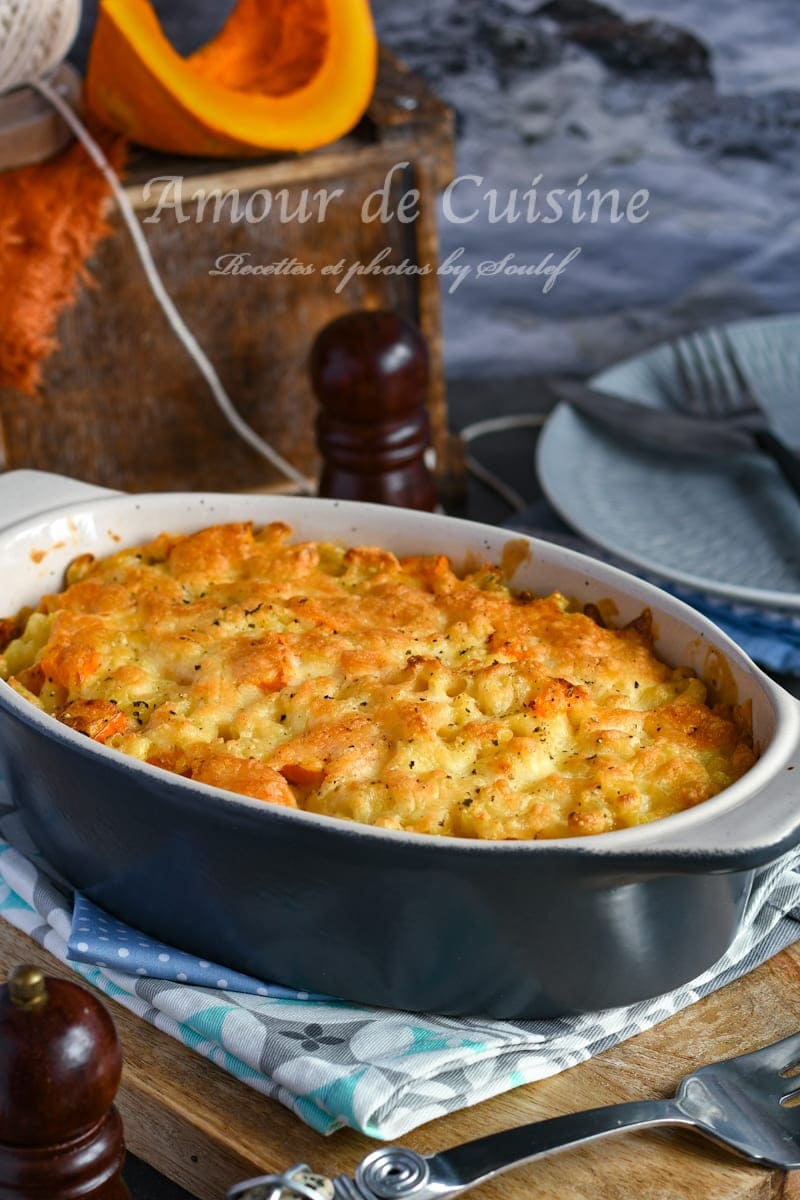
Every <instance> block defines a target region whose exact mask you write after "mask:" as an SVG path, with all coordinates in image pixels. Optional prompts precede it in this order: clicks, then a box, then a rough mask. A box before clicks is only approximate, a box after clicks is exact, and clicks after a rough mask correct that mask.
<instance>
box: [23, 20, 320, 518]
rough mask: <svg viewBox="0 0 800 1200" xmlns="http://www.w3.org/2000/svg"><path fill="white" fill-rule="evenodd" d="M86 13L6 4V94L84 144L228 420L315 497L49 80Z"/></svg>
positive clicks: (95, 147)
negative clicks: (200, 337)
mask: <svg viewBox="0 0 800 1200" xmlns="http://www.w3.org/2000/svg"><path fill="white" fill-rule="evenodd" d="M80 14H81V0H0V95H2V94H3V93H4V92H6V91H8V90H9V89H10V88H14V87H19V86H21V85H23V84H27V85H29V86H31V87H34V88H36V90H37V91H38V92H39V93H40V94H41V95H42V96H44V97H45V99H46V100H47V101H49V103H50V104H51V105H52V106H53V108H54V109H55V110H56V111H57V112H58V113H59V114H60V116H61V117H62V119H63V120H64V121H65V122H66V124H67V125H68V126H69V128H70V129H71V130H72V132H73V133H74V134H75V136H76V137H77V138H78V139H79V140H80V141H81V142H82V143H83V145H84V146H85V148H86V151H87V153H88V154H89V156H90V158H91V159H92V162H94V163H95V165H96V166H97V167H98V169H99V170H100V171H101V172H102V174H103V175H104V177H105V179H106V180H107V182H108V185H109V187H110V188H111V190H112V192H113V194H114V197H115V199H116V201H117V204H118V206H119V210H120V213H121V214H122V218H123V220H124V222H125V224H126V225H127V227H128V230H129V232H130V235H131V238H132V240H133V244H134V247H135V249H136V252H137V254H138V255H139V259H140V261H141V264H142V267H143V269H144V273H145V277H146V278H147V282H148V283H149V285H150V288H151V290H152V292H153V295H154V296H155V298H156V300H157V301H158V303H159V305H160V306H161V309H162V311H163V313H164V316H165V317H166V319H167V321H168V322H169V325H170V328H171V329H172V331H173V333H174V334H175V336H176V337H177V338H178V340H179V341H180V342H181V344H182V345H183V346H184V348H185V349H186V351H187V353H188V354H189V356H190V357H191V358H192V360H193V361H194V363H195V365H196V366H197V369H198V370H199V371H200V374H201V375H202V376H203V378H204V379H205V381H206V383H207V384H208V387H209V389H210V391H211V394H212V396H213V397H214V400H215V401H216V403H217V405H218V407H219V409H220V411H221V412H222V415H223V416H224V417H225V419H226V421H227V422H228V423H229V425H230V426H231V427H232V428H233V430H234V431H235V432H236V433H237V434H238V436H239V437H240V438H241V439H242V440H243V441H245V442H247V444H248V445H249V446H250V447H251V449H253V450H255V451H256V453H257V454H260V455H261V457H262V458H264V459H266V461H267V462H269V463H270V464H271V465H272V466H273V467H274V468H275V469H276V470H277V471H279V472H280V474H281V475H283V476H285V478H287V479H289V480H291V482H292V483H293V484H294V485H295V486H296V487H297V489H298V491H300V492H302V493H304V494H305V495H310V494H311V491H312V489H311V487H310V486H309V484H308V480H307V479H306V478H305V476H304V475H303V474H301V472H300V471H298V470H297V468H296V467H294V466H292V464H291V463H290V462H288V461H287V460H286V459H285V458H284V457H283V455H281V454H279V453H278V451H277V450H275V449H274V448H273V447H272V446H271V445H270V444H269V442H266V441H265V440H264V439H263V438H262V437H261V436H260V435H259V434H258V433H256V431H255V429H253V428H251V426H250V425H248V424H247V422H246V421H245V420H244V419H243V418H242V417H241V416H240V415H239V413H238V412H237V410H236V408H235V407H234V404H233V402H232V400H231V398H230V396H229V395H228V393H227V392H226V390H225V388H224V387H223V385H222V382H221V380H220V378H219V375H218V374H217V372H216V369H215V367H214V365H213V363H212V362H211V361H210V359H209V358H208V356H207V355H206V353H205V351H204V350H203V349H202V347H201V346H200V344H199V342H198V341H197V338H196V337H195V336H194V334H193V333H192V331H191V330H190V329H189V327H188V325H187V324H186V322H185V321H184V319H183V317H182V316H181V314H180V313H179V311H178V309H177V308H176V307H175V304H174V302H173V300H172V297H171V296H170V295H169V293H168V292H167V290H166V288H165V287H164V282H163V280H162V278H161V276H160V274H159V272H158V268H157V267H156V264H155V262H154V261H153V256H152V254H151V253H150V247H149V246H148V244H147V241H146V239H145V236H144V234H143V233H142V227H141V225H140V224H139V221H138V219H137V216H136V213H135V212H134V211H133V207H132V205H131V202H130V200H129V199H128V197H127V196H126V194H125V192H124V190H123V188H122V184H121V183H120V181H119V178H118V176H117V174H116V172H115V171H114V168H113V167H112V166H111V163H110V162H109V161H108V159H107V158H106V156H105V154H104V153H103V151H102V149H101V147H100V146H99V145H98V143H97V142H96V141H95V139H94V138H93V137H92V135H91V134H90V133H89V131H88V129H87V128H86V126H85V125H84V124H83V122H82V121H81V119H80V117H79V116H78V115H77V113H76V112H75V111H74V110H73V109H72V108H71V107H70V105H69V104H67V102H66V101H65V100H64V99H63V97H62V96H60V95H59V94H58V92H57V91H56V90H55V89H54V88H53V87H52V86H51V84H50V82H49V81H48V80H47V78H45V76H46V75H47V74H48V73H49V72H51V71H52V70H53V69H54V68H55V67H57V66H58V65H59V63H60V62H62V60H63V59H64V57H65V55H66V54H67V51H68V50H69V48H70V46H71V44H72V42H73V39H74V37H75V34H76V33H77V30H78V24H79V22H80Z"/></svg>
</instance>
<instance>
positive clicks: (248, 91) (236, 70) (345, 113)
mask: <svg viewBox="0 0 800 1200" xmlns="http://www.w3.org/2000/svg"><path fill="white" fill-rule="evenodd" d="M377 61H378V44H377V39H376V36H375V30H374V26H373V23H372V16H371V13H370V8H369V0H238V3H237V5H236V7H235V8H234V10H233V12H232V13H231V16H230V17H229V18H228V21H227V22H226V24H225V26H224V27H223V29H222V31H221V32H220V33H219V34H218V35H217V37H215V38H214V39H213V40H212V41H211V42H209V43H208V45H206V46H204V47H203V48H202V49H200V50H198V51H197V52H196V53H195V54H193V55H191V56H190V57H189V58H182V57H181V56H180V55H179V54H178V53H177V51H176V50H175V49H174V48H173V46H172V45H171V44H170V43H169V42H168V41H167V39H166V37H165V36H164V33H163V30H162V29H161V26H160V24H159V22H158V18H157V17H156V14H155V12H154V10H153V8H152V5H151V4H150V0H101V3H100V8H99V11H98V18H97V25H96V28H95V34H94V39H93V41H92V47H91V52H90V56H89V66H88V70H87V75H86V89H85V98H86V104H87V107H88V108H89V110H90V111H91V112H92V113H93V114H94V115H95V116H96V117H98V118H99V119H100V120H101V121H103V122H104V123H105V124H106V125H109V126H111V127H112V128H113V129H116V130H117V131H118V132H120V133H123V134H125V135H126V137H129V138H130V139H131V140H133V141H135V142H139V143H140V144H141V145H143V146H149V147H150V148H151V149H154V150H164V151H167V152H170V153H176V154H194V155H203V156H205V155H208V156H212V157H243V156H256V155H262V154H264V153H266V152H269V151H274V152H287V151H302V150H312V149H314V148H316V147H318V146H323V145H326V144H327V143H329V142H332V141H335V140H336V139H337V138H339V137H342V136H343V135H344V134H346V133H348V132H349V131H350V130H351V129H352V128H353V126H354V125H355V124H356V123H357V122H358V121H359V119H360V118H361V117H362V116H363V114H364V112H365V111H366V108H367V106H368V104H369V102H370V99H371V98H372V93H373V91H374V88H375V79H376V75H377Z"/></svg>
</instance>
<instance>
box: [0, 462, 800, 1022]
mask: <svg viewBox="0 0 800 1200" xmlns="http://www.w3.org/2000/svg"><path fill="white" fill-rule="evenodd" d="M0 514H2V519H0V525H2V526H4V527H5V528H4V529H3V530H2V532H0V562H2V568H3V569H2V578H0V614H9V613H13V612H15V611H17V609H19V608H20V607H21V606H22V605H23V604H25V603H29V602H36V601H37V600H38V598H39V596H40V595H41V594H42V593H43V592H45V591H52V590H57V589H58V588H60V586H61V583H62V578H63V572H64V568H65V566H66V564H67V563H68V562H69V561H70V560H71V559H72V558H73V557H75V555H77V554H80V553H83V552H85V551H91V552H93V553H95V554H106V553H110V552H112V551H113V550H115V549H117V548H118V547H119V545H120V544H125V543H127V544H133V543H136V542H139V541H142V540H145V539H146V538H148V537H150V536H152V535H155V534H156V533H158V532H160V531H161V530H162V529H170V530H174V531H180V530H190V529H196V528H200V527H202V526H204V525H208V524H211V523H213V522H216V521H224V520H232V519H237V520H239V519H243V518H244V519H247V518H252V519H253V520H254V521H256V522H257V523H263V522H265V521H268V520H273V519H281V520H286V521H288V522H289V523H290V524H292V525H293V526H294V527H295V530H296V531H297V534H298V536H300V537H305V538H327V539H340V540H345V541H348V542H356V543H358V542H366V543H372V544H383V545H386V546H389V547H390V548H392V549H394V550H396V551H398V552H399V553H410V552H412V551H413V552H418V553H420V552H421V553H428V552H434V551H444V552H446V553H448V554H449V555H450V556H451V558H452V559H453V560H454V561H455V562H456V563H458V562H459V560H463V559H465V558H466V557H467V556H469V555H472V556H474V555H475V554H478V555H479V556H480V557H481V558H491V559H495V560H498V561H499V560H500V559H501V558H502V557H503V551H504V547H505V546H506V545H507V543H508V542H509V541H510V540H512V538H513V539H514V540H515V541H517V542H518V541H519V539H518V537H515V535H512V534H509V533H508V532H507V531H503V530H499V529H495V528H492V527H489V526H482V525H475V524H471V523H469V522H464V521H457V520H453V519H450V518H447V517H440V516H428V515H423V514H420V513H416V512H408V511H403V510H396V509H387V508H379V507H377V506H373V505H362V504H352V503H337V502H332V501H324V500H306V499H296V498H292V497H278V496H274V497H271V496H241V495H239V496H212V495H207V496H204V495H180V494H167V495H161V496H120V495H118V494H114V493H109V492H106V491H103V490H102V489H97V488H93V487H89V486H87V485H84V484H78V483H76V482H74V481H71V480H65V479H62V478H60V477H57V476H50V475H43V474H40V473H38V472H12V473H9V474H6V475H4V476H0ZM527 549H528V553H527V555H526V554H524V553H520V552H519V547H518V546H515V547H514V548H513V555H512V556H513V559H514V560H515V561H516V560H519V559H520V558H522V559H523V561H522V562H521V563H520V565H519V566H518V568H517V570H516V572H515V574H514V576H513V580H512V582H513V584H514V586H518V587H520V588H529V589H533V590H536V591H538V592H547V591H549V590H552V589H554V588H558V589H559V590H561V591H563V592H564V593H566V594H568V595H572V596H576V597H580V598H581V599H582V600H585V601H597V600H611V601H613V602H614V603H615V604H616V606H617V608H618V611H619V620H620V621H621V622H625V621H627V620H630V619H632V618H633V617H634V616H637V615H638V614H639V613H640V612H641V611H642V609H644V608H645V607H650V608H651V609H652V610H653V613H654V616H655V628H656V634H657V643H656V649H657V651H658V652H659V653H660V655H661V656H662V657H663V658H665V659H666V660H667V661H671V662H674V663H682V664H687V665H690V666H692V667H694V668H695V669H696V670H698V672H699V673H700V674H701V675H703V676H704V677H705V678H706V679H710V680H711V681H714V679H716V682H717V684H718V685H719V686H725V687H728V688H733V689H735V691H736V693H737V695H738V698H739V699H740V700H745V699H749V700H751V701H752V706H753V724H754V733H755V737H756V740H757V743H758V745H759V747H760V750H761V757H760V758H759V761H758V762H757V763H756V765H755V766H754V767H753V768H752V769H751V770H750V771H749V772H748V773H747V774H746V775H745V776H744V777H743V778H742V779H741V780H740V781H739V782H738V783H737V784H735V785H734V786H733V787H731V788H728V789H727V790H726V791H724V792H723V793H721V794H720V795H719V796H717V797H715V798H714V799H712V800H709V801H706V802H705V803H704V804H701V805H698V806H697V807H696V808H693V809H690V810H688V811H687V812H684V813H680V814H678V815H676V816H673V817H668V818H666V819H664V820H662V821H657V822H654V823H653V824H651V825H646V826H640V827H637V828H634V829H630V830H624V831H620V832H617V833H609V834H602V835H600V836H593V837H585V838H578V839H570V840H557V841H545V842H510V843H489V842H480V841H472V840H461V839H454V838H433V837H428V836H424V835H404V834H401V833H396V832H393V831H388V830H379V829H373V828H370V827H367V826H360V825H357V824H355V823H352V822H347V821H343V820H339V819H336V818H329V817H319V816H316V815H313V814H308V813H302V812H301V813H297V812H293V811H288V810H286V809H282V808H278V807H273V806H271V805H268V804H264V803H262V802H260V801H256V800H249V799H247V798H245V797H242V796H237V795H233V794H231V793H228V792H224V791H221V790H219V789H216V788H213V787H208V786H206V785H202V784H197V783H193V782H191V781H187V780H183V779H181V778H179V777H178V776H175V775H172V774H169V773H167V772H165V771H162V770H160V769H158V768H155V767H150V766H148V765H145V764H141V763H138V762H135V761H133V760H131V759H129V758H126V757H125V756H123V755H121V754H119V753H117V752H116V751H114V750H111V749H108V748H106V747H103V746H98V745H95V744H94V743H92V742H89V741H88V740H87V739H86V738H84V737H82V736H81V735H80V734H78V733H75V732H74V731H72V730H70V729H68V728H66V727H65V726H63V725H61V724H59V723H58V722H57V721H55V720H53V719H52V718H50V717H47V716H45V715H43V714H42V713H40V712H38V711H37V710H36V709H35V708H33V707H32V706H31V705H29V704H27V703H26V702H25V701H24V700H22V699H21V698H20V697H18V696H17V695H16V694H15V693H14V692H13V691H12V689H11V688H9V687H8V686H7V685H6V684H4V683H0V768H2V771H3V772H4V774H5V775H6V776H7V778H8V779H9V781H10V783H11V786H12V789H13V792H14V795H15V796H16V799H17V801H18V803H19V805H20V808H21V810H22V813H23V816H24V819H25V822H26V825H27V827H28V829H29V831H30V833H31V835H32V836H33V838H34V839H35V841H36V842H37V843H38V845H39V846H40V847H41V849H42V851H43V853H44V854H45V855H46V857H47V858H48V859H49V860H50V861H51V862H52V863H53V864H54V865H55V866H56V867H58V868H59V869H60V870H61V871H62V872H63V874H64V875H65V876H66V877H67V878H68V879H69V880H70V881H71V882H72V883H73V884H74V885H75V886H76V887H79V888H81V889H82V890H83V891H84V892H85V893H86V895H88V896H89V897H90V898H91V899H92V900H93V901H94V902H95V903H96V904H98V905H101V906H102V907H103V908H106V909H108V910H109V911H110V912H112V913H114V914H115V915H116V916H117V917H119V918H121V919H122V920H124V921H127V922H129V923H130V924H132V925H134V926H137V927H139V928H141V929H143V930H145V931H146V932H147V933H149V934H151V935H152V936H155V937H158V938H160V939H162V940H164V941H167V942H169V943H172V944H173V945H176V946H180V947H182V948H183V949H185V950H187V951H189V952H191V953H194V954H197V955H199V956H202V957H205V958H209V959H214V960H216V961H219V962H223V963H225V964H227V965H229V966H231V967H233V968H237V969H238V970H241V971H245V972H248V973H250V974H253V975H256V976H258V977H261V978H265V979H270V980H274V981H277V982H280V983H283V984H286V985H290V986H294V987H298V988H305V989H309V990H314V991H321V992H327V993H330V994H332V995H335V996H340V997H343V998H345V999H347V1000H351V1001H358V1002H363V1003H368V1004H372V1005H381V1006H387V1007H391V1008H400V1009H412V1010H413V1009H416V1010H428V1011H435V1012H442V1013H450V1014H467V1013H471V1014H484V1015H492V1016H496V1017H506V1018H513V1017H537V1016H544V1015H548V1016H553V1015H557V1014H563V1013H568V1012H575V1011H585V1010H591V1009H596V1008H604V1007H607V1006H611V1005H618V1004H624V1003H629V1002H632V1001H635V1000H639V999H643V998H645V997H650V996H654V995H656V994H659V993H661V992H663V991H666V990H667V989H669V988H672V987H675V986H677V985H678V984H681V983H683V982H686V981H687V980H690V979H692V978H693V977H695V976H696V975H698V974H699V973H700V972H702V971H703V970H705V969H706V968H707V967H709V966H710V965H711V964H712V963H713V962H714V961H715V960H716V959H717V958H719V957H720V956H721V955H722V954H723V952H724V951H725V950H726V949H727V947H728V945H729V944H730V942H731V941H732V939H733V938H734V936H735V934H736V932H737V928H738V926H739V924H740V921H741V918H742V913H743V910H744V906H745V904H746V901H747V898H748V895H749V893H750V890H751V886H752V883H753V879H754V873H755V871H756V869H757V868H758V867H760V866H762V865H764V864H766V863H769V862H772V861H773V860H775V859H776V858H778V857H779V856H780V855H782V854H784V853H785V852H786V851H788V850H789V849H790V848H792V847H793V846H795V845H796V844H797V842H798V841H800V803H798V800H800V795H798V784H797V781H798V779H800V771H798V772H797V773H795V774H793V773H792V772H793V771H794V768H795V767H796V766H797V764H798V761H800V719H799V713H800V705H798V702H797V701H795V700H794V699H793V698H792V697H791V696H789V695H788V694H787V693H786V692H785V691H783V690H782V689H781V688H780V687H778V686H777V685H776V684H775V683H773V682H772V681H771V680H770V679H768V678H767V677H766V676H765V675H764V674H762V672H761V671H759V670H758V668H757V667H755V666H754V665H753V663H752V662H750V661H749V659H748V658H747V657H746V656H745V655H744V654H743V653H742V652H741V651H740V650H739V649H738V648H737V647H736V646H735V645H734V644H733V643H732V642H731V641H730V640H729V639H727V638H726V637H725V636H724V635H723V634H722V633H720V632H719V630H717V629H716V628H715V627H714V626H713V625H711V624H710V623H709V622H708V621H706V620H705V619H704V618H702V617H701V616H699V615H698V614H697V613H695V612H694V611H693V610H691V609H690V608H688V607H686V606H685V605H683V604H681V603H680V602H679V601H677V600H675V599H673V598H672V597H670V596H668V595H666V594H664V593H663V592H661V591H659V590H658V589H656V588H653V587H650V586H648V585H647V584H644V583H641V582H640V581H638V580H636V579H634V578H632V577H631V576H628V575H626V574H624V573H622V572H620V571H617V570H614V569H613V568H611V567H606V566H603V565H601V564H598V563H596V562H593V561H591V560H589V559H587V558H584V557H583V556H581V555H578V554H574V553H572V552H568V551H566V550H562V549H560V548H558V547H555V546H551V545H548V544H545V543H537V542H531V543H530V544H529V546H528V548H527ZM512 556H509V557H512Z"/></svg>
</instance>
